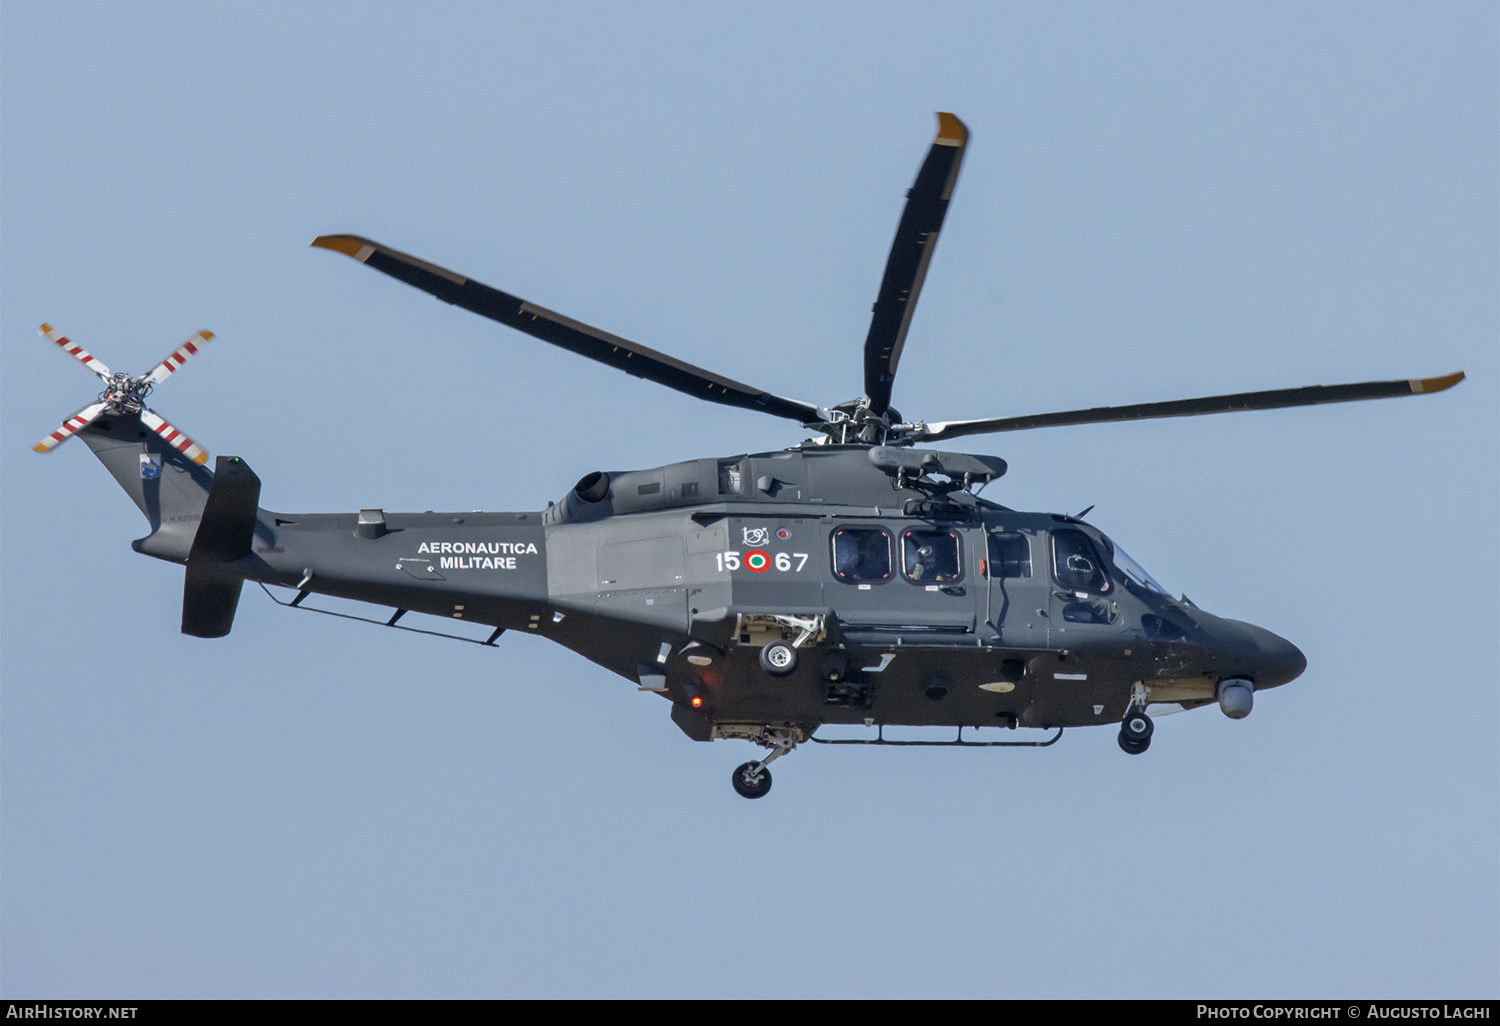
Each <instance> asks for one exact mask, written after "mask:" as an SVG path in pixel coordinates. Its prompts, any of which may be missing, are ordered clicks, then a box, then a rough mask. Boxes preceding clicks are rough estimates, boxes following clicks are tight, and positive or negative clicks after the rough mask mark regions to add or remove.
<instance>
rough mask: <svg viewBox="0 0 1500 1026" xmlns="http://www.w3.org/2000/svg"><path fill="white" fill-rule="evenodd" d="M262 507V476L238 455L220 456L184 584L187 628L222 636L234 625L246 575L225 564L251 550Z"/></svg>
mask: <svg viewBox="0 0 1500 1026" xmlns="http://www.w3.org/2000/svg"><path fill="white" fill-rule="evenodd" d="M259 507H260V478H258V477H256V476H255V471H253V470H251V469H250V465H249V464H248V463H246V462H245V461H244V460H242V459H240V458H239V457H238V456H220V457H219V458H218V459H217V460H216V461H215V463H214V483H213V487H212V488H211V489H210V490H209V493H208V502H207V503H206V504H205V505H204V507H203V519H202V520H200V521H199V522H198V531H197V533H196V534H194V535H193V547H192V549H190V550H189V552H188V560H187V575H186V577H185V578H184V581H183V588H182V633H184V634H191V635H192V636H193V637H197V638H222V637H223V636H224V635H226V634H228V633H229V629H230V628H231V627H232V626H234V611H235V609H236V608H237V607H238V606H239V603H240V588H241V587H242V586H243V585H244V583H245V582H244V580H243V579H242V578H240V577H238V576H236V575H234V574H232V573H228V572H226V571H225V570H224V569H223V568H222V565H223V564H225V563H233V562H234V561H235V560H238V559H240V558H242V557H244V556H248V555H249V554H250V544H251V541H252V540H253V539H254V537H255V515H256V513H258V512H259Z"/></svg>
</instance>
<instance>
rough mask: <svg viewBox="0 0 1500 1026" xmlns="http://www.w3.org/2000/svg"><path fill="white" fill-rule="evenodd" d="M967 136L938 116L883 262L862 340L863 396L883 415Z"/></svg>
mask: <svg viewBox="0 0 1500 1026" xmlns="http://www.w3.org/2000/svg"><path fill="white" fill-rule="evenodd" d="M968 142H969V130H968V128H966V127H965V126H964V123H963V122H962V121H960V120H958V118H956V117H954V116H953V115H952V114H948V113H946V112H939V114H938V133H937V138H936V139H934V140H933V141H932V148H931V149H930V150H928V151H927V159H926V160H925V161H923V162H922V170H920V171H918V172H917V181H916V184H915V185H913V186H912V187H911V190H910V191H909V192H908V193H907V194H906V209H905V210H903V211H902V212H901V223H900V224H899V225H898V226H897V228H896V239H895V241H894V242H892V243H891V255H890V256H889V257H888V258H887V259H886V262H885V277H884V278H882V279H881V282H880V294H879V295H878V296H876V297H875V308H874V314H873V316H871V318H870V334H869V335H867V336H866V337H865V395H867V396H868V397H869V399H870V410H871V412H873V413H875V414H877V415H878V414H883V413H885V411H886V409H887V408H888V407H889V406H890V404H891V382H893V381H894V380H895V379H896V365H897V364H898V363H899V362H900V360H901V349H902V347H903V346H904V345H905V344H906V330H907V328H909V327H910V326H911V315H912V313H913V311H915V310H916V308H917V296H918V295H919V294H920V293H921V291H922V279H924V278H925V277H927V265H928V264H929V263H930V262H931V261H932V251H933V250H934V249H935V248H936V247H937V240H938V231H939V229H941V228H942V227H943V217H944V216H945V215H946V214H947V213H948V200H949V198H950V197H951V196H952V195H953V187H954V185H956V184H957V183H958V169H959V166H960V165H961V164H963V160H964V147H965V146H967V145H968Z"/></svg>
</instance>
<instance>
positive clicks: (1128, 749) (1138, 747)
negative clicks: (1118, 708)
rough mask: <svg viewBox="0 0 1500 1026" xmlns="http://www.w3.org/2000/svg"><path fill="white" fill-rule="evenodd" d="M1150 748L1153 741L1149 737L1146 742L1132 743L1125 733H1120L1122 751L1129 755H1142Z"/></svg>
mask: <svg viewBox="0 0 1500 1026" xmlns="http://www.w3.org/2000/svg"><path fill="white" fill-rule="evenodd" d="M1150 747H1151V739H1150V738H1149V737H1148V738H1146V740H1144V741H1132V740H1130V739H1129V738H1127V737H1126V736H1125V733H1124V731H1121V732H1120V749H1121V751H1123V752H1125V753H1126V754H1127V755H1140V754H1141V753H1142V752H1144V751H1145V750H1146V749H1148V748H1150Z"/></svg>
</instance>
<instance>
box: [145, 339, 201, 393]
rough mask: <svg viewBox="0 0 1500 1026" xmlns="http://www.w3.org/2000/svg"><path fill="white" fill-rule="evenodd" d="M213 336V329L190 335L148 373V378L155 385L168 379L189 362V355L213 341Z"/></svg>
mask: <svg viewBox="0 0 1500 1026" xmlns="http://www.w3.org/2000/svg"><path fill="white" fill-rule="evenodd" d="M213 337H214V333H213V332H211V331H199V332H195V333H194V334H192V335H189V336H188V339H187V341H186V342H184V343H183V344H182V345H180V346H178V347H177V348H176V349H174V350H172V355H171V356H169V357H167V358H166V359H165V360H163V361H162V362H161V363H159V364H157V365H156V366H155V368H153V369H152V371H151V373H150V374H147V375H146V380H147V381H148V382H150V383H151V384H153V385H159V384H161V383H162V382H163V381H166V380H167V378H168V377H170V376H171V374H172V372H173V371H175V370H176V369H177V368H178V367H181V366H182V365H183V364H185V363H187V360H188V357H190V356H192V355H194V354H195V353H197V352H198V351H199V350H200V349H202V348H203V347H204V346H206V345H208V344H209V342H211V341H213Z"/></svg>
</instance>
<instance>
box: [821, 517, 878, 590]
mask: <svg viewBox="0 0 1500 1026" xmlns="http://www.w3.org/2000/svg"><path fill="white" fill-rule="evenodd" d="M833 575H834V576H835V577H837V578H838V579H839V580H841V581H847V582H848V583H850V584H855V583H858V582H861V581H886V580H889V579H890V576H891V535H890V532H889V531H887V530H885V529H884V528H880V527H841V528H839V529H838V530H837V531H834V532H833Z"/></svg>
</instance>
